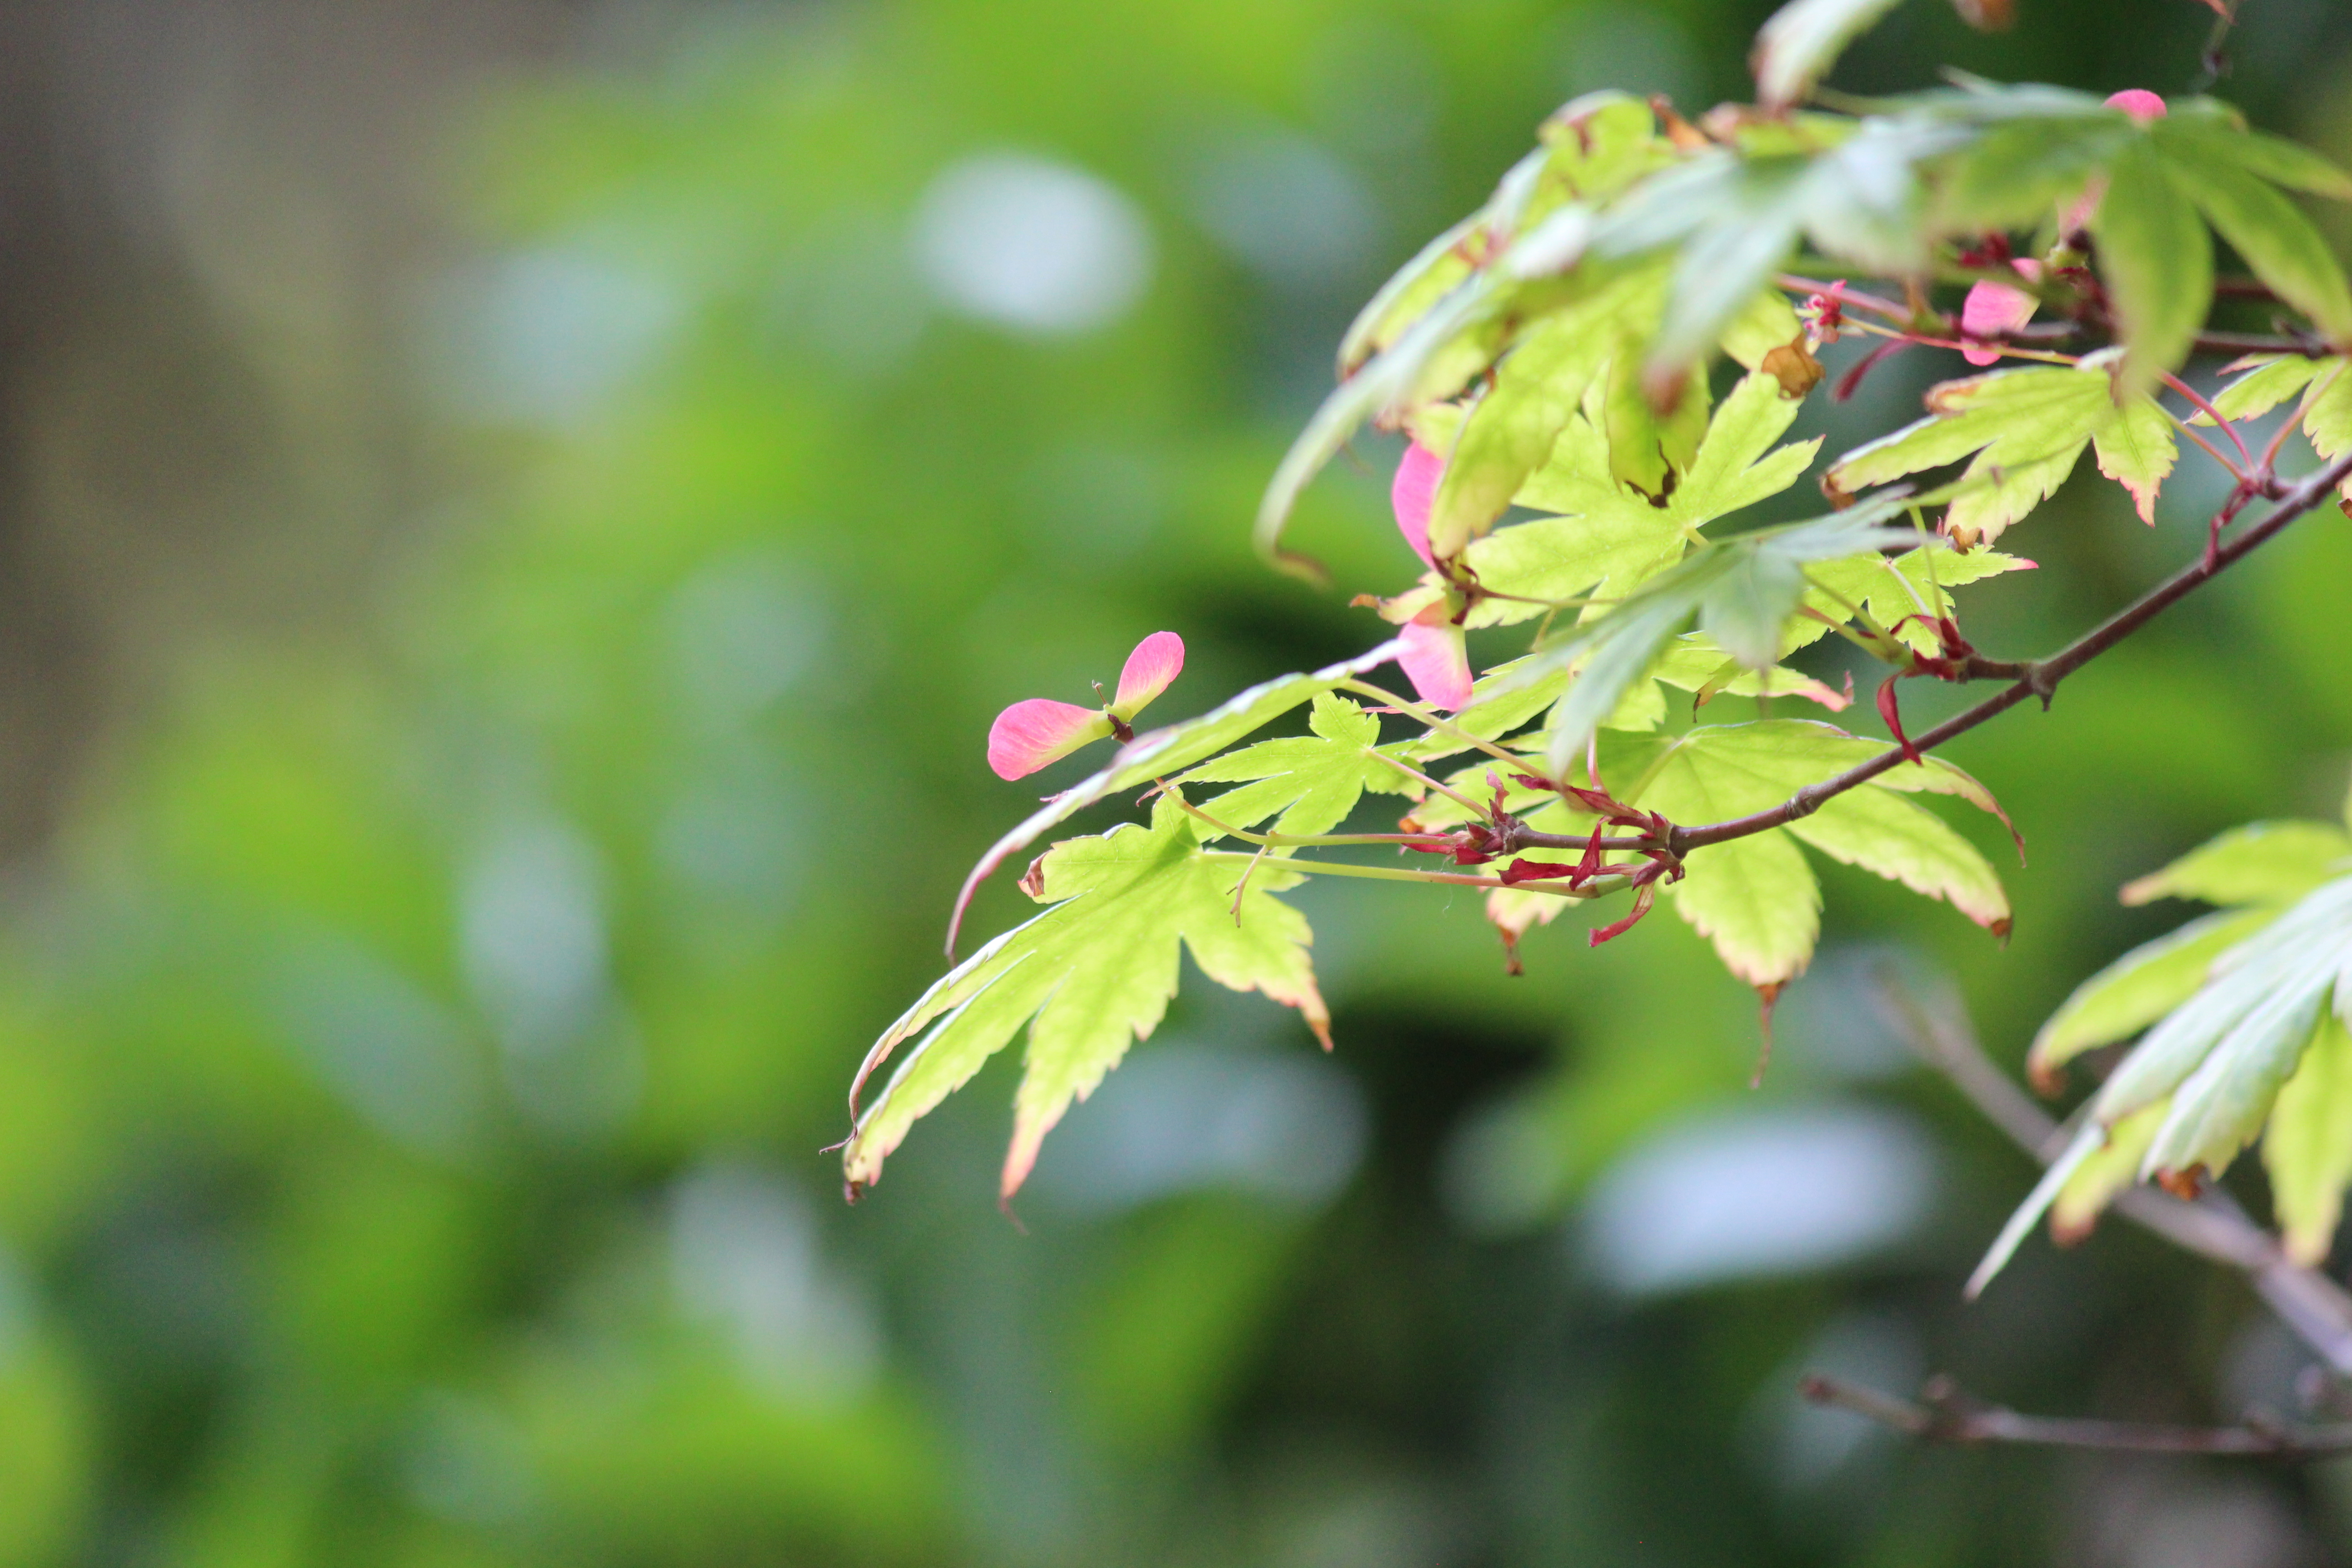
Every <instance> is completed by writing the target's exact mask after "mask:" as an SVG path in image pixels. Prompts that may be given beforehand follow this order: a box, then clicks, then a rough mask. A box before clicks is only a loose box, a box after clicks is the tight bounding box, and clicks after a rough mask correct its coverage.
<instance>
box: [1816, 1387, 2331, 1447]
mask: <svg viewBox="0 0 2352 1568" xmlns="http://www.w3.org/2000/svg"><path fill="white" fill-rule="evenodd" d="M1797 1392H1798V1393H1800V1394H1803V1395H1804V1397H1805V1399H1806V1400H1807V1401H1808V1402H1809V1403H1811V1404H1814V1405H1833V1406H1835V1407H1836V1408H1838V1409H1841V1410H1851V1411H1853V1413H1854V1414H1855V1415H1866V1416H1868V1417H1870V1419H1872V1420H1873V1421H1875V1422H1878V1423H1879V1424H1880V1425H1881V1426H1891V1427H1893V1428H1894V1429H1895V1430H1896V1431H1897V1432H1901V1433H1904V1434H1906V1436H1913V1437H1916V1438H1918V1439H1919V1440H1920V1441H1922V1442H1927V1443H2032V1444H2041V1445H2045V1446H2050V1447H2063V1448H2096V1449H2103V1450H2106V1451H2109V1452H2120V1453H2134V1454H2251V1455H2256V1456H2260V1457H2262V1458H2274V1459H2299V1458H2324V1457H2326V1456H2329V1455H2334V1454H2341V1453H2343V1452H2345V1451H2346V1450H2347V1449H2352V1423H2345V1424H2339V1425H2333V1426H2284V1425H2281V1424H2279V1423H2276V1422H2272V1421H2268V1420H2264V1419H2262V1418H2260V1417H2257V1416H2252V1415H2250V1416H2249V1417H2248V1418H2247V1419H2246V1420H2245V1421H2244V1422H2242V1424H2241V1425H2239V1426H2146V1425H2142V1424H2141V1423H2138V1422H2136V1421H2084V1420H2074V1419H2069V1418H2066V1417H2063V1416H2051V1415H2019V1414H2018V1413H2017V1412H2016V1411H2014V1410H2011V1409H2007V1408H2005V1407H2003V1406H2001V1405H1979V1404H1978V1403H1977V1402H1976V1401H1975V1400H1973V1399H1970V1398H1969V1397H1968V1395H1966V1394H1963V1393H1961V1392H1960V1390H1959V1388H1958V1385H1957V1384H1954V1383H1953V1382H1952V1380H1951V1379H1949V1378H1948V1377H1935V1378H1930V1379H1928V1381H1927V1387H1926V1388H1924V1389H1922V1390H1921V1391H1920V1396H1921V1398H1922V1399H1923V1400H1924V1401H1925V1403H1924V1404H1914V1403H1913V1402H1912V1401H1910V1400H1907V1399H1897V1398H1895V1396H1894V1395H1893V1394H1882V1393H1880V1392H1879V1391H1878V1390H1876V1389H1874V1388H1864V1387H1863V1386H1862V1385H1861V1384H1852V1383H1846V1382H1843V1381H1841V1380H1840V1379H1837V1378H1834V1377H1822V1376H1820V1375H1818V1374H1816V1375H1813V1376H1810V1377H1807V1378H1805V1379H1804V1380H1803V1381H1802V1382H1801V1383H1799V1384H1798V1385H1797Z"/></svg>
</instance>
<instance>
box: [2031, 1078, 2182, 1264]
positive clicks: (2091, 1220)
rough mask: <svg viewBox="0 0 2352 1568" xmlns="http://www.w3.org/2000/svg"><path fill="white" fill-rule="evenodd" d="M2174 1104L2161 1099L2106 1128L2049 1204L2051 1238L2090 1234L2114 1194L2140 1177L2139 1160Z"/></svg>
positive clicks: (2062, 1241) (2062, 1242)
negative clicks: (2099, 1141)
mask: <svg viewBox="0 0 2352 1568" xmlns="http://www.w3.org/2000/svg"><path fill="white" fill-rule="evenodd" d="M2171 1110H2172V1102H2171V1101H2170V1100H2158V1101H2157V1102H2156V1103H2155V1104H2154V1105H2151V1106H2149V1107H2147V1109H2146V1110H2136V1111H2134V1112H2132V1114H2130V1115H2129V1116H2126V1117H2125V1118H2124V1119H2123V1120H2122V1121H2119V1122H2117V1123H2116V1125H2115V1126H2113V1127H2109V1128H2106V1129H2105V1132H2106V1142H2105V1143H2104V1144H2102V1145H2101V1146H2100V1147H2098V1148H2097V1149H2095V1150H2094V1151H2093V1152H2091V1153H2089V1154H2088V1155H2086V1156H2085V1157H2084V1159H2083V1161H2082V1163H2079V1164H2077V1165H2075V1166H2074V1169H2073V1172H2072V1173H2071V1174H2069V1175H2068V1176H2067V1178H2066V1180H2065V1182H2064V1183H2063V1184H2062V1185H2061V1186H2060V1187H2059V1189H2058V1192H2057V1195H2056V1196H2055V1197H2054V1198H2053V1200H2052V1202H2051V1205H2050V1235H2051V1238H2052V1239H2053V1240H2054V1241H2056V1242H2057V1243H2058V1245H2059V1246H2061V1247H2072V1246H2074V1244H2075V1243H2077V1242H2079V1241H2081V1240H2082V1239H2083V1238H2084V1237H2087V1236H2089V1235H2090V1234H2091V1227H2092V1226H2095V1225H2096V1224H2097V1223H2098V1219H2099V1215H2101V1214H2103V1213H2105V1211H2106V1207H2107V1205H2109V1204H2111V1203H2113V1202H2115V1201H2116V1194H2119V1193H2121V1192H2123V1191H2124V1190H2125V1189H2126V1188H2127V1187H2129V1186H2131V1185H2132V1184H2134V1183H2136V1182H2137V1181H2138V1180H2139V1167H2140V1162H2141V1161H2142V1160H2144V1159H2146V1158H2147V1146H2148V1144H2150V1143H2151V1142H2155V1139H2156V1130H2157V1129H2158V1127H2160V1126H2162V1125H2163V1124H2164V1119H2165V1117H2166V1116H2167V1115H2168V1113H2169V1112H2170V1111H2171Z"/></svg>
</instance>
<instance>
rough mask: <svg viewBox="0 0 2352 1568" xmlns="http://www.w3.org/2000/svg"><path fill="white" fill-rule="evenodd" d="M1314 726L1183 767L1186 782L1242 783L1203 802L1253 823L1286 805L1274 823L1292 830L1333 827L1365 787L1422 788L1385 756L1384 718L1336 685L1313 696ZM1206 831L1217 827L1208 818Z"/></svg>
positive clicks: (1237, 823) (1299, 833) (1222, 817)
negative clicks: (1335, 688)
mask: <svg viewBox="0 0 2352 1568" xmlns="http://www.w3.org/2000/svg"><path fill="white" fill-rule="evenodd" d="M1307 725H1308V728H1309V729H1310V730H1312V731H1313V733H1312V734H1308V735H1299V736H1291V737H1285V738H1283V739H1280V740H1273V741H1260V742H1257V743H1256V744H1255V745H1251V746H1244V747H1243V748H1242V749H1241V750H1240V751H1237V752H1227V753H1226V754H1225V755H1223V756H1222V757H1218V758H1216V759H1215V760H1213V761H1212V762H1208V763H1202V765H1201V766H1199V767H1196V768H1193V769H1192V770H1190V771H1189V772H1187V773H1184V774H1183V776H1182V780H1181V782H1182V783H1184V784H1235V783H1238V784H1241V785H1242V787H1241V788H1239V789H1236V790H1229V791H1227V792H1226V793H1225V794H1223V795H1214V796H1212V797H1210V798H1209V799H1207V800H1206V801H1204V802H1202V806H1201V809H1202V811H1204V812H1206V813H1207V814H1208V815H1209V816H1213V817H1214V818H1216V819H1217V820H1218V821H1219V822H1222V823H1224V824H1226V825H1227V826H1233V827H1244V828H1247V827H1255V826H1257V825H1258V824H1259V823H1261V822H1263V821H1265V819H1266V818H1267V817H1269V816H1275V815H1276V813H1280V816H1279V817H1278V819H1277V820H1276V822H1275V825H1274V826H1273V827H1272V829H1270V831H1272V832H1274V833H1277V834H1283V835H1287V836H1294V837H1306V836H1310V835H1313V834H1318V833H1328V832H1330V831H1331V829H1332V828H1334V827H1335V826H1338V825H1339V824H1340V823H1341V822H1344V821H1345V820H1347V816H1348V814H1349V812H1351V811H1353V810H1354V809H1355V808H1356V802H1357V800H1358V799H1359V798H1360V796H1361V795H1363V792H1364V791H1366V790H1373V791H1376V792H1378V793H1380V794H1382V795H1418V794H1419V793H1420V792H1421V786H1420V785H1418V784H1414V783H1413V782H1412V779H1411V778H1410V777H1408V776H1407V775H1406V774H1404V773H1400V772H1399V771H1398V770H1397V769H1396V768H1394V767H1392V766H1391V765H1390V764H1389V763H1384V762H1382V761H1381V760H1380V757H1379V755H1378V752H1379V749H1380V741H1381V721H1380V720H1379V719H1378V718H1376V717H1374V716H1373V715H1372V714H1370V713H1367V712H1365V711H1364V710H1362V709H1361V708H1360V707H1358V706H1357V705H1356V704H1355V703H1353V702H1350V701H1349V700H1347V699H1346V698H1344V697H1340V696H1338V695H1335V694H1333V693H1331V692H1328V691H1327V692H1324V693H1322V694H1321V695H1319V696H1318V697H1317V698H1316V699H1315V708H1314V711H1313V713H1312V714H1311V715H1310V717H1309V718H1308V720H1307ZM1200 831H1201V833H1202V837H1204V838H1206V837H1215V834H1216V830H1215V829H1214V828H1213V827H1210V826H1207V825H1206V824H1203V825H1202V827H1201V829H1200Z"/></svg>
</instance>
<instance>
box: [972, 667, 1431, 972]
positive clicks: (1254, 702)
mask: <svg viewBox="0 0 2352 1568" xmlns="http://www.w3.org/2000/svg"><path fill="white" fill-rule="evenodd" d="M1395 657H1396V645H1395V644H1394V643H1382V644H1381V646H1380V647H1376V648H1373V649H1372V650H1371V651H1370V652H1369V653H1363V654H1359V655H1357V656H1356V657H1355V658H1351V659H1347V660H1344V661H1343V662H1341V663H1339V664H1334V665H1330V666H1328V667H1326V668H1322V669H1318V670H1317V671H1316V672H1315V673H1314V674H1312V675H1284V676H1277V677H1276V679H1272V680H1268V681H1263V682H1261V683H1259V684H1258V685H1256V686H1253V687H1251V688H1249V689H1247V690H1245V691H1243V692H1241V693H1239V694H1238V695H1236V696H1234V697H1233V698H1230V699H1228V700H1226V701H1224V702H1223V703H1220V704H1219V705H1218V706H1216V707H1215V708H1213V709H1211V710H1209V711H1208V712H1206V713H1203V714H1202V715H1201V716H1200V717H1199V718H1197V719H1188V720H1186V721H1183V722H1182V723H1181V724H1171V725H1169V726H1168V727H1167V728H1165V729H1160V730H1153V731H1148V732H1146V733H1144V734H1140V735H1138V736H1137V737H1136V738H1135V739H1134V740H1133V741H1131V742H1129V743H1128V744H1126V745H1124V746H1121V747H1120V748H1119V749H1118V752H1117V753H1116V754H1114V755H1113V756H1112V758H1111V760H1110V765H1109V766H1108V767H1107V768H1105V769H1104V770H1103V771H1102V772H1100V773H1097V774H1095V775H1094V776H1093V777H1092V778H1089V779H1087V780H1084V781H1083V782H1081V783H1079V784H1074V785H1072V786H1071V787H1070V788H1068V789H1066V790H1064V791H1063V792H1062V793H1061V794H1060V795H1055V796H1053V797H1052V798H1051V799H1049V800H1047V801H1046V802H1045V805H1043V806H1041V807H1040V808H1039V809H1037V810H1036V811H1034V812H1032V813H1031V814H1030V815H1029V816H1027V817H1025V818H1024V819H1023V821H1022V822H1021V823H1020V824H1019V826H1015V827H1014V828H1013V830H1012V831H1011V832H1009V833H1007V834H1005V835H1004V837H1002V838H999V839H998V840H997V841H996V842H995V843H994V844H992V845H991V846H989V848H988V852H987V853H986V854H985V855H982V857H981V858H980V862H979V864H977V865H975V866H974V867H972V868H971V874H970V875H968V876H966V877H965V878H964V882H963V888H962V890H961V892H959V893H958V894H957V895H956V902H955V911H954V913H953V914H951V915H950V917H949V921H948V948H949V951H950V952H953V951H954V948H955V938H956V932H957V931H958V930H959V929H961V926H962V924H963V914H964V910H966V909H968V908H969V907H970V906H971V896H972V894H973V893H974V892H976V891H978V890H979V888H980V885H981V883H982V882H983V881H986V880H987V879H988V877H989V875H990V874H991V873H992V872H993V871H994V870H995V869H996V868H998V867H999V866H1002V865H1003V864H1004V862H1005V861H1006V860H1007V859H1009V858H1011V857H1013V856H1014V855H1017V854H1019V853H1020V852H1021V851H1022V850H1024V849H1025V848H1027V847H1029V846H1030V845H1032V844H1034V843H1035V842H1036V841H1037V840H1038V839H1039V838H1040V837H1044V836H1045V834H1046V833H1047V832H1049V831H1051V830H1052V829H1053V828H1054V827H1055V826H1058V825H1059V824H1061V823H1064V822H1066V821H1068V820H1069V819H1070V818H1071V817H1072V816H1076V815H1077V814H1078V813H1079V812H1081V811H1084V810H1085V809H1086V808H1087V806H1090V805H1097V804H1098V803H1099V802H1102V801H1105V800H1108V799H1109V798H1110V797H1111V796H1113V795H1119V794H1121V793H1123V792H1126V791H1129V790H1134V789H1139V788H1140V787H1141V786H1143V785H1144V784H1150V782H1151V781H1152V780H1154V779H1160V778H1171V777H1173V776H1174V775H1175V774H1177V773H1181V772H1182V771H1183V770H1184V769H1186V768H1189V767H1191V766H1192V764H1193V763H1198V762H1201V761H1202V760H1204V759H1206V758H1209V757H1213V756H1214V755H1216V754H1217V753H1218V752H1222V751H1223V750H1224V749H1225V748H1226V747H1227V746H1230V745H1232V744H1233V743H1234V742H1235V741H1238V740H1240V739H1242V738H1243V737H1244V736H1245V735H1248V734H1251V733H1252V732H1254V731H1257V730H1261V729H1263V728H1265V726H1266V725H1268V724H1270V723H1272V722H1274V721H1275V720H1276V719H1278V718H1280V717H1282V715H1283V714H1285V713H1287V712H1289V711H1290V710H1292V709H1294V708H1296V707H1297V706H1298V705H1299V704H1300V703H1302V702H1306V701H1308V700H1312V699H1313V698H1314V697H1315V696H1316V694H1317V693H1318V692H1324V691H1328V690H1330V689H1332V688H1333V687H1335V686H1337V685H1339V683H1340V682H1341V681H1343V680H1347V679H1350V678H1352V677H1355V676H1359V675H1361V674H1363V673H1364V672H1365V671H1366V670H1369V669H1370V668H1374V667H1375V666H1377V665H1381V664H1385V663H1387V662H1388V661H1389V660H1390V659H1391V658H1395Z"/></svg>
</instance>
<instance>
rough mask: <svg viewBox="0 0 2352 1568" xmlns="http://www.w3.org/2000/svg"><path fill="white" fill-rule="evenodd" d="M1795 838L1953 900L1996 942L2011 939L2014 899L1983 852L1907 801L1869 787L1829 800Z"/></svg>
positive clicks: (1803, 821)
mask: <svg viewBox="0 0 2352 1568" xmlns="http://www.w3.org/2000/svg"><path fill="white" fill-rule="evenodd" d="M1789 831H1790V833H1793V834H1795V835H1796V836H1797V837H1799V838H1801V839H1802V840H1803V841H1804V842H1805V843H1807V844H1810V845H1811V846H1812V847H1814V848H1816V849H1818V850H1820V851H1821V852H1822V854H1824V855H1827V856H1829V857H1830V858H1832V859H1834V860H1842V861H1843V862H1844V863H1845V864H1847V865H1849V866H1859V867H1861V868H1863V869H1864V870H1865V871H1869V872H1873V873H1874V874H1876V875H1878V876H1881V877H1885V878H1886V879H1888V880H1890V881H1895V882H1900V883H1902V884H1903V885H1904V886H1905V887H1906V888H1908V889H1911V890H1912V891H1913V892H1915V893H1924V894H1926V895H1927V897H1928V898H1931V899H1948V900H1950V901H1951V905H1952V907H1953V908H1954V909H1956V910H1959V911H1960V913H1962V914H1964V915H1966V916H1968V917H1969V919H1970V920H1972V921H1976V923H1977V924H1979V925H1980V926H1982V927H1984V928H1985V929H1986V930H1987V931H1991V932H1992V933H1993V934H1994V935H1996V936H2006V935H2007V934H2008V933H2009V925H2010V912H2009V895H2008V894H2007V893H2006V892H2004V891H2003V890H2002V889H2001V885H2000V876H1999V875H1998V874H1997V873H1996V872H1995V871H1994V870H1993V868H1992V867H1991V866H1990V864H1988V863H1987V862H1986V860H1985V858H1984V857H1983V856H1982V855H1980V854H1979V853H1978V852H1977V848H1976V846H1974V845H1972V844H1970V843H1969V841H1968V840H1967V839H1965V838H1962V837H1960V836H1959V835H1958V834H1957V833H1955V832H1953V831H1952V830H1951V829H1950V828H1949V827H1948V826H1945V825H1944V821H1943V819H1942V818H1941V817H1938V816H1935V815H1934V814H1932V813H1930V812H1927V811H1924V810H1922V809H1920V808H1919V807H1918V806H1916V805H1913V804H1911V802H1909V801H1907V800H1905V799H1904V798H1903V797H1902V796H1901V795H1895V794H1892V793H1890V792H1888V791H1886V790H1883V789H1877V788H1874V787H1873V786H1871V785H1868V784H1864V786H1863V787H1862V788H1860V789H1854V790H1848V791H1847V792H1846V793H1845V794H1843V795H1835V796H1832V798H1830V799H1829V800H1826V801H1823V802H1822V805H1821V809H1820V810H1818V811H1816V812H1814V813H1813V814H1812V815H1811V816H1801V817H1799V818H1798V819H1797V820H1796V821H1794V822H1792V823H1790V825H1789Z"/></svg>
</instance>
